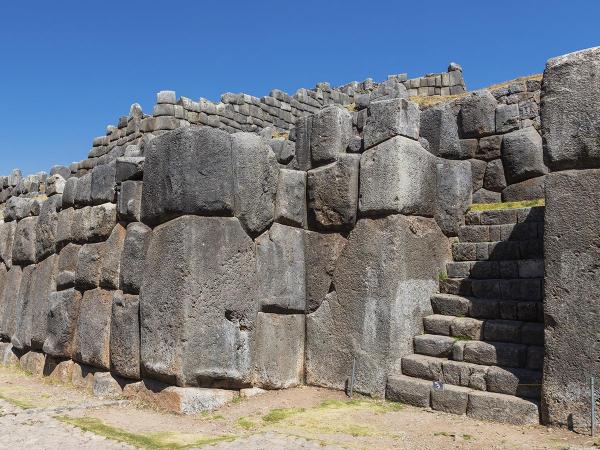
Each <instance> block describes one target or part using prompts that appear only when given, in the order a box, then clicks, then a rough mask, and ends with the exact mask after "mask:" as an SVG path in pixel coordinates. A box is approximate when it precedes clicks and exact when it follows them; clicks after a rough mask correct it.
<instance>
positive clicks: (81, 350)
mask: <svg viewBox="0 0 600 450" xmlns="http://www.w3.org/2000/svg"><path fill="white" fill-rule="evenodd" d="M111 314H112V293H111V292H110V291H105V290H102V289H94V290H91V291H86V292H85V293H84V294H83V298H82V299H81V302H80V307H79V317H78V320H77V332H76V337H75V352H74V354H73V359H75V360H76V361H78V362H80V363H84V364H89V365H90V366H93V367H98V368H100V369H105V370H109V369H110V320H111Z"/></svg>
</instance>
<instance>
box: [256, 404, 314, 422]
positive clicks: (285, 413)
mask: <svg viewBox="0 0 600 450" xmlns="http://www.w3.org/2000/svg"><path fill="white" fill-rule="evenodd" d="M304 411H305V409H304V408H276V409H272V410H271V411H269V413H268V414H267V415H265V416H263V418H262V419H263V420H264V421H265V422H268V423H276V422H281V421H282V420H284V419H287V418H289V417H292V416H295V415H297V414H300V413H303V412H304Z"/></svg>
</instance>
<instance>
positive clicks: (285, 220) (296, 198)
mask: <svg viewBox="0 0 600 450" xmlns="http://www.w3.org/2000/svg"><path fill="white" fill-rule="evenodd" d="M275 221H277V222H279V223H282V224H284V225H290V226H294V227H300V228H303V227H304V225H305V224H306V172H304V171H302V170H289V169H279V178H278V180H277V196H276V198H275Z"/></svg>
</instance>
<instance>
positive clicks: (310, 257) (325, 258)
mask: <svg viewBox="0 0 600 450" xmlns="http://www.w3.org/2000/svg"><path fill="white" fill-rule="evenodd" d="M347 242H348V241H347V239H346V238H345V237H344V236H342V235H341V234H338V233H317V232H314V231H305V232H304V261H305V272H306V310H307V311H308V312H313V311H316V310H317V309H318V308H319V306H320V305H321V303H322V302H323V300H325V296H326V295H327V293H328V292H329V291H330V289H331V282H332V279H333V271H334V269H335V266H336V262H337V260H338V258H339V256H340V254H341V252H342V250H343V249H344V246H345V245H346V243H347Z"/></svg>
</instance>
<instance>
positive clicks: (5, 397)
mask: <svg viewBox="0 0 600 450" xmlns="http://www.w3.org/2000/svg"><path fill="white" fill-rule="evenodd" d="M0 399H1V400H4V401H5V402H8V403H10V404H11V405H13V406H16V407H17V408H21V409H32V408H35V406H34V405H32V404H31V403H29V402H27V401H25V400H20V399H18V398H14V397H10V396H8V395H6V394H3V393H0Z"/></svg>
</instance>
